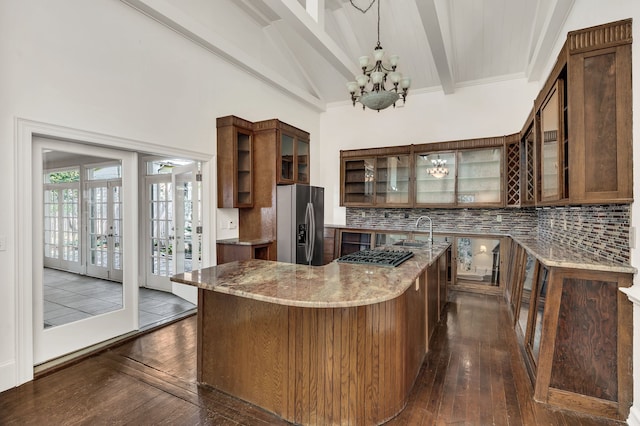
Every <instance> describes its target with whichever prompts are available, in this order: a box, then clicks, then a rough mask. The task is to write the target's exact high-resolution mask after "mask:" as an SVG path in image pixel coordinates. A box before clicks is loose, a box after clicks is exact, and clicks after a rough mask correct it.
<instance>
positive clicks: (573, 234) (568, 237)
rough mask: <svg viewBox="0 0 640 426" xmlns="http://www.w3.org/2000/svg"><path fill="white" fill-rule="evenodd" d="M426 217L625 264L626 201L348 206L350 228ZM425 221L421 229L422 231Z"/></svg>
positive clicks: (407, 227)
mask: <svg viewBox="0 0 640 426" xmlns="http://www.w3.org/2000/svg"><path fill="white" fill-rule="evenodd" d="M420 216H429V217H430V218H431V219H432V220H433V229H434V232H436V233H447V232H455V233H470V234H476V233H487V234H510V235H530V234H537V236H538V238H540V239H543V240H548V241H553V242H557V243H561V244H565V245H568V246H570V247H574V248H577V249H581V250H586V251H588V252H590V253H594V254H597V255H600V256H602V257H604V258H606V259H609V260H613V261H617V262H623V263H629V258H630V254H629V227H630V222H631V208H630V206H628V205H595V206H571V207H544V208H540V207H538V208H533V207H531V208H519V209H402V208H397V209H391V208H389V209H373V208H357V207H348V208H347V214H346V224H347V226H348V227H353V228H367V229H385V230H397V231H414V230H415V223H416V220H417V219H418V218H419V217H420ZM424 226H425V225H424V224H422V225H421V231H424V230H425V229H426V228H424Z"/></svg>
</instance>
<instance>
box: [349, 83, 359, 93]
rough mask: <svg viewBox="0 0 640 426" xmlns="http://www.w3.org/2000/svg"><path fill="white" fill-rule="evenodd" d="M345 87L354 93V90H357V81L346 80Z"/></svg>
mask: <svg viewBox="0 0 640 426" xmlns="http://www.w3.org/2000/svg"><path fill="white" fill-rule="evenodd" d="M347 89H348V90H349V93H356V90H358V83H356V82H355V81H350V82H348V83H347Z"/></svg>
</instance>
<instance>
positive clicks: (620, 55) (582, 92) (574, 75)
mask: <svg viewBox="0 0 640 426" xmlns="http://www.w3.org/2000/svg"><path fill="white" fill-rule="evenodd" d="M631 41H632V34H631V20H630V19H629V20H625V21H619V22H614V23H611V24H607V25H601V26H597V27H593V28H587V29H584V30H579V31H574V32H571V33H569V35H568V41H567V43H568V53H569V55H568V64H567V69H568V76H567V79H568V93H567V96H568V102H569V106H570V108H569V111H568V117H569V124H570V126H569V148H568V155H569V161H570V167H571V170H570V176H569V184H570V199H571V201H572V202H580V203H601V202H602V203H604V202H612V203H613V202H631V201H633V188H632V183H633V181H632V145H633V144H632V127H631V126H632V103H631V102H632V101H631Z"/></svg>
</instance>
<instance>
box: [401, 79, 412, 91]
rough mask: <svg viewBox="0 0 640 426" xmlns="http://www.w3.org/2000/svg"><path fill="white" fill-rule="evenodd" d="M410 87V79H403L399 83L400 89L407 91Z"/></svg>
mask: <svg viewBox="0 0 640 426" xmlns="http://www.w3.org/2000/svg"><path fill="white" fill-rule="evenodd" d="M409 86H411V79H410V78H409V77H404V78H403V79H402V81H401V82H400V87H402V88H403V89H408V88H409Z"/></svg>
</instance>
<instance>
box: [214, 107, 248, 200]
mask: <svg viewBox="0 0 640 426" xmlns="http://www.w3.org/2000/svg"><path fill="white" fill-rule="evenodd" d="M216 127H217V157H218V167H217V168H218V207H219V208H247V207H253V130H252V124H251V123H250V122H248V121H246V120H243V119H241V118H238V117H234V116H227V117H220V118H218V119H217V120H216Z"/></svg>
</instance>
